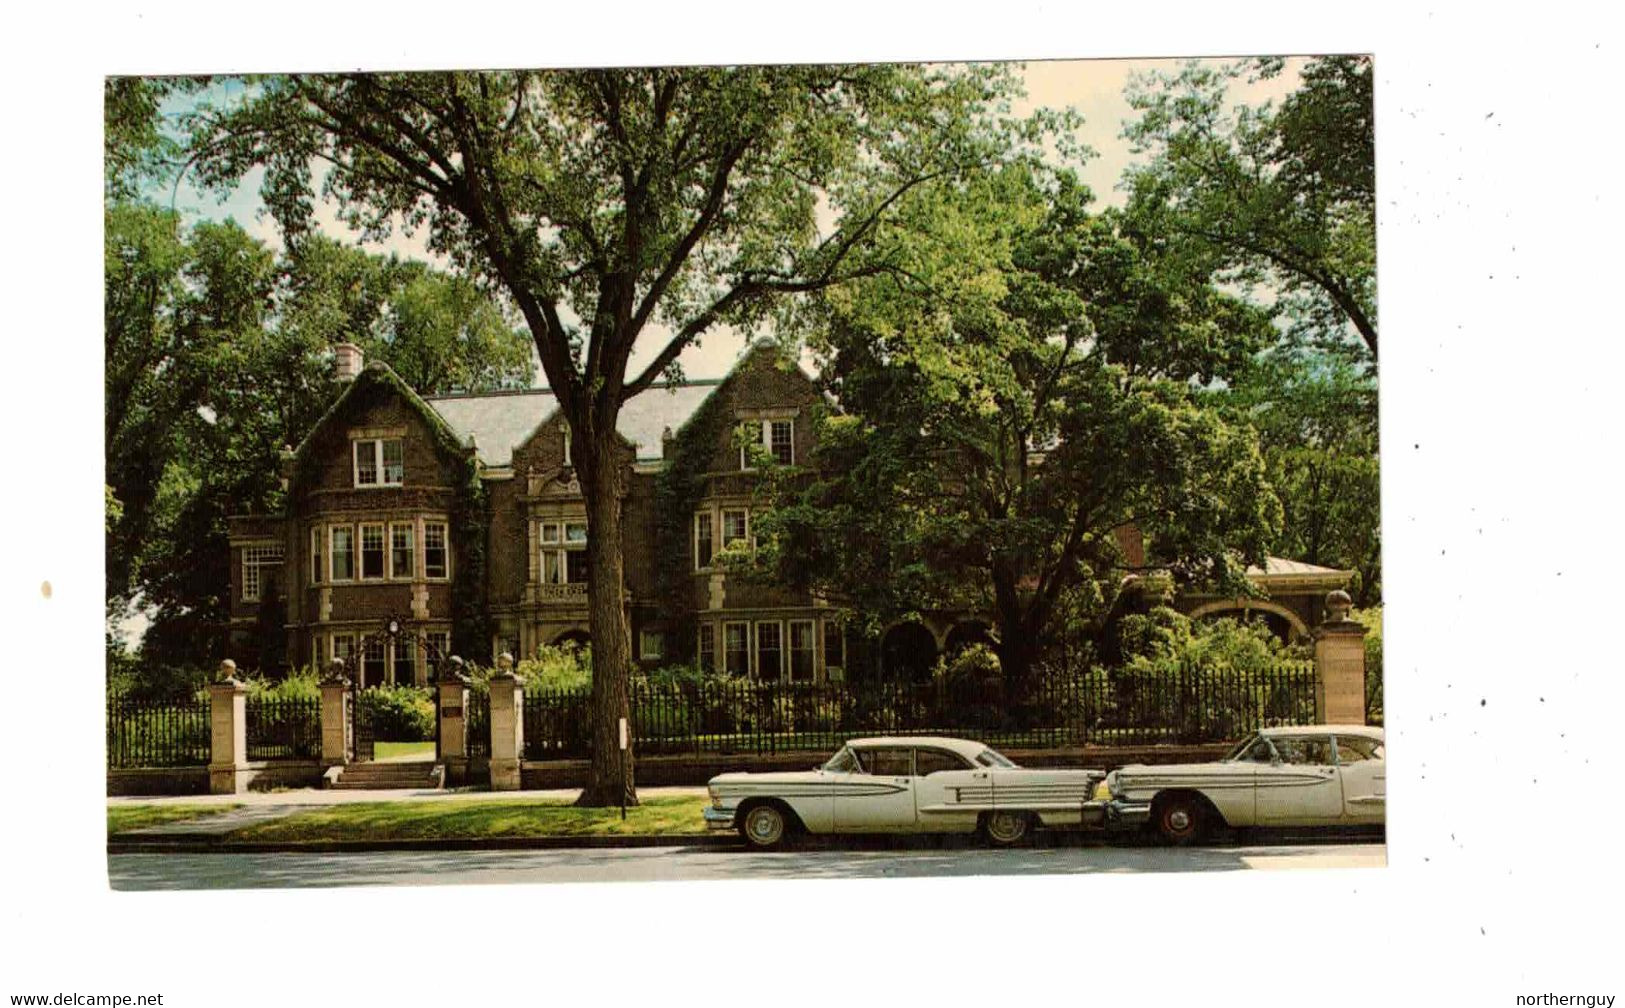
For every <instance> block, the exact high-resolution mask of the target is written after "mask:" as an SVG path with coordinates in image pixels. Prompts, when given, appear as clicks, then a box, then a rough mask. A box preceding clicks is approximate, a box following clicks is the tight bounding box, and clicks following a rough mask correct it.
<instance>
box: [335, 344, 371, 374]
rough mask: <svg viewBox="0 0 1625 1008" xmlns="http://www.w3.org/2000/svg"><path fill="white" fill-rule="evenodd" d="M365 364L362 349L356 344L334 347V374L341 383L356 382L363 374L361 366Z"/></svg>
mask: <svg viewBox="0 0 1625 1008" xmlns="http://www.w3.org/2000/svg"><path fill="white" fill-rule="evenodd" d="M363 363H365V362H364V361H363V360H362V359H361V348H360V347H358V346H356V345H355V344H354V343H336V344H334V345H333V366H334V372H335V373H336V374H337V375H338V379H339V381H342V382H348V381H355V379H356V376H357V375H359V374H361V366H362V364H363Z"/></svg>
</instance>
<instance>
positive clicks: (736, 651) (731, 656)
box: [722, 623, 750, 676]
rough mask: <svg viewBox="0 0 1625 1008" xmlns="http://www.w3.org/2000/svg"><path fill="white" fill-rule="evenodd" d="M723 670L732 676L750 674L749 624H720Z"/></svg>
mask: <svg viewBox="0 0 1625 1008" xmlns="http://www.w3.org/2000/svg"><path fill="white" fill-rule="evenodd" d="M722 660H723V662H724V668H723V671H724V672H726V673H727V674H728V675H732V676H748V675H750V624H749V623H724V624H723V625H722Z"/></svg>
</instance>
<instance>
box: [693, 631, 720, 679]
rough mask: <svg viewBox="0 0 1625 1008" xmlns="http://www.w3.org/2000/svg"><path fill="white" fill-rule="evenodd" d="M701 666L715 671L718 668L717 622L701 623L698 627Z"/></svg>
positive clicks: (708, 670) (709, 670)
mask: <svg viewBox="0 0 1625 1008" xmlns="http://www.w3.org/2000/svg"><path fill="white" fill-rule="evenodd" d="M697 632H698V650H699V662H700V668H702V669H705V670H706V671H707V672H715V671H716V668H717V627H716V624H715V623H701V624H700V625H699V627H698V629H697Z"/></svg>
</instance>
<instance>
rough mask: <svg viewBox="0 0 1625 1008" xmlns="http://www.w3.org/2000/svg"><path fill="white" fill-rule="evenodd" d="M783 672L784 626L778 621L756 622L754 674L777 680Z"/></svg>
mask: <svg viewBox="0 0 1625 1008" xmlns="http://www.w3.org/2000/svg"><path fill="white" fill-rule="evenodd" d="M783 673H784V627H783V625H782V624H779V623H776V622H774V623H758V624H756V676H757V678H759V679H767V680H770V681H772V680H777V679H778V678H779V677H780V676H782V675H783Z"/></svg>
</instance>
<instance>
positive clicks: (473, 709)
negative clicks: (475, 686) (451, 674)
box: [463, 690, 528, 759]
mask: <svg viewBox="0 0 1625 1008" xmlns="http://www.w3.org/2000/svg"><path fill="white" fill-rule="evenodd" d="M463 715H464V720H463V732H464V737H465V739H466V740H467V743H468V756H469V758H470V759H487V758H489V757H490V755H491V694H489V693H486V692H483V691H474V690H470V691H469V694H468V705H467V706H466V707H464V708H463ZM527 725H528V722H527Z"/></svg>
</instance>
